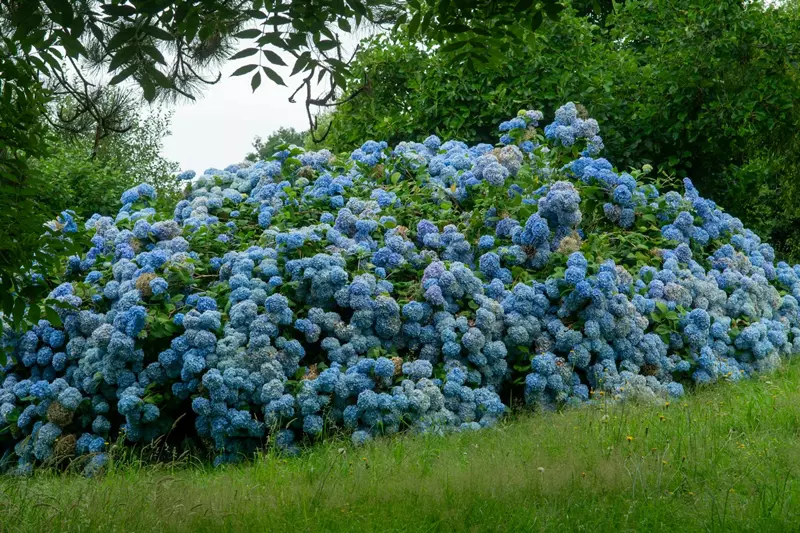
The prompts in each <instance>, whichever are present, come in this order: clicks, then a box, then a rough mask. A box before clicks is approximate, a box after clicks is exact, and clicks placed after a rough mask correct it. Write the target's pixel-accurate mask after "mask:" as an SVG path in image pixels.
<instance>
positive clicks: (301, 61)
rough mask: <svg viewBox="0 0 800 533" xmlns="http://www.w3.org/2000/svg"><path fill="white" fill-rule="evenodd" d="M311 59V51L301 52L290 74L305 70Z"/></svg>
mask: <svg viewBox="0 0 800 533" xmlns="http://www.w3.org/2000/svg"><path fill="white" fill-rule="evenodd" d="M310 59H311V54H310V52H303V53H302V54H300V57H298V58H297V61H295V62H294V68H293V69H292V73H291V74H290V75H291V76H294V75H295V74H297V73H298V72H300V71H301V70H303V69H304V68H305V67H306V65H308V63H309V60H310Z"/></svg>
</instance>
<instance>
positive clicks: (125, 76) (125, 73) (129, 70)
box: [108, 65, 137, 85]
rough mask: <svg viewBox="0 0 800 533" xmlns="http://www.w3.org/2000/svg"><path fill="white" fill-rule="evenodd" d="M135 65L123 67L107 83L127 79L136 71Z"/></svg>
mask: <svg viewBox="0 0 800 533" xmlns="http://www.w3.org/2000/svg"><path fill="white" fill-rule="evenodd" d="M136 69H137V65H130V66H129V67H126V68H124V69H123V70H122V71H121V72H120V73H118V74H117V75H116V76H114V77H113V78H111V79H110V80H109V82H108V83H109V85H116V84H118V83H120V82H122V81H125V80H126V79H128V78H129V77H130V76H131V75H132V74H133V73H134V72H136Z"/></svg>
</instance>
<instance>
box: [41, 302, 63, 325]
mask: <svg viewBox="0 0 800 533" xmlns="http://www.w3.org/2000/svg"><path fill="white" fill-rule="evenodd" d="M44 315H45V317H46V318H47V320H48V321H49V322H50V324H52V325H53V327H61V317H60V316H58V313H57V312H56V310H55V308H53V307H50V306H49V305H48V306H45V308H44Z"/></svg>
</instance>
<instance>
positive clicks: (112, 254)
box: [0, 103, 800, 473]
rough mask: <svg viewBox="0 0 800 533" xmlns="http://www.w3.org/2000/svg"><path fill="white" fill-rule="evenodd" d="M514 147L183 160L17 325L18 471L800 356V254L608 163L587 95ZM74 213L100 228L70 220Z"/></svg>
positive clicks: (70, 228)
mask: <svg viewBox="0 0 800 533" xmlns="http://www.w3.org/2000/svg"><path fill="white" fill-rule="evenodd" d="M555 117H556V119H555V122H553V123H552V124H549V125H547V126H546V127H544V128H543V129H542V130H540V129H539V128H538V126H539V124H538V123H539V121H540V120H542V114H541V113H540V112H538V111H527V112H521V113H520V114H519V115H518V116H516V117H515V118H513V119H512V120H510V121H507V122H504V123H502V124H501V125H500V131H501V133H502V137H501V141H500V143H499V144H498V145H497V146H492V145H489V144H478V145H475V146H472V147H469V146H467V145H465V144H463V143H461V142H457V141H447V142H441V141H440V139H439V138H437V137H435V136H429V137H428V138H426V139H425V140H424V142H422V143H418V142H402V143H400V144H398V145H397V146H396V147H394V149H390V148H389V147H388V146H387V145H386V143H383V142H380V143H379V142H374V141H369V142H367V143H365V144H364V145H363V146H361V147H360V148H358V149H357V150H355V151H354V152H353V153H352V154H351V155H350V156H349V157H348V158H338V157H334V156H333V155H332V154H331V153H330V152H327V151H320V152H304V151H302V150H300V149H294V148H287V149H284V150H282V151H280V152H278V153H276V154H275V156H274V158H272V159H270V160H267V161H261V162H258V163H255V164H252V165H250V164H242V165H232V166H230V167H227V168H225V169H224V170H218V169H209V170H207V171H206V172H205V173H204V174H202V175H200V176H195V175H194V173H192V172H189V173H184V174H182V175H181V176H180V178H181V179H183V180H187V181H188V182H189V185H188V187H187V191H186V193H187V195H186V198H185V199H184V200H181V201H180V202H179V203H178V204H177V205H176V206H175V209H174V212H161V211H157V210H156V209H154V208H152V207H151V205H152V204H153V202H154V200H155V196H156V194H155V191H154V189H153V188H152V187H150V186H148V185H141V186H137V187H135V188H133V189H130V190H128V191H126V192H125V193H124V194H123V195H122V199H121V200H122V204H123V207H122V209H121V210H120V211H119V214H118V215H117V216H116V217H115V218H111V217H103V216H99V215H95V216H92V217H91V218H90V219H89V220H88V221H86V223H85V224H84V227H85V231H86V232H88V233H89V234H90V235H91V236H92V237H91V243H92V247H91V249H89V250H88V251H87V252H86V253H85V254H82V255H79V256H73V257H69V258H68V260H67V262H66V263H67V264H66V271H65V273H64V276H63V278H62V279H58V280H40V281H39V283H52V285H51V286H52V287H54V288H53V289H52V291H51V293H50V299H52V300H54V301H57V302H59V303H60V305H61V309H60V310H59V312H58V316H51V317H49V318H50V321H47V320H42V321H38V322H37V320H38V317H29V318H30V320H31V321H32V322H37V323H36V325H34V326H33V327H31V328H30V329H29V330H27V331H21V332H19V333H18V334H17V335H11V334H10V333H9V331H8V330H7V331H6V336H5V337H4V339H3V342H4V343H6V344H11V345H12V346H13V347H14V355H15V359H14V360H13V361H11V362H9V363H8V364H7V365H6V366H5V368H4V369H3V374H2V375H3V379H2V388H0V427H2V433H0V445H2V447H3V448H4V449H5V451H6V456H5V457H6V463H5V464H6V465H8V466H11V464H12V462H13V461H12V458H15V459H16V466H15V469H16V470H17V471H21V472H26V471H29V470H30V469H31V468H32V467H33V465H35V464H37V463H49V464H52V463H57V462H58V461H60V460H62V459H64V458H67V457H72V456H75V455H86V456H87V459H86V461H87V464H86V469H87V472H88V473H91V472H94V471H95V470H96V469H97V468H98V467H101V466H102V465H103V463H104V462H105V461H106V460H107V458H106V455H105V451H106V450H107V446H108V444H107V443H108V442H109V441H110V440H112V439H116V438H118V437H119V438H125V439H126V440H127V441H129V442H133V443H145V442H149V441H151V440H152V439H154V438H156V437H158V436H161V435H167V434H169V438H173V439H184V438H188V439H194V440H195V441H196V442H197V443H203V444H205V445H207V446H208V447H209V448H212V449H214V450H215V451H216V454H217V462H227V461H233V460H236V459H238V458H241V457H245V456H247V455H248V454H250V453H252V452H253V451H255V450H257V449H258V448H259V447H261V446H263V445H264V444H265V443H266V442H270V443H273V444H274V445H276V446H277V447H279V448H280V449H283V450H285V451H287V452H289V453H291V452H294V451H296V450H297V449H298V445H299V444H301V443H303V442H304V441H314V440H317V439H320V438H323V437H324V436H325V435H327V434H330V432H332V431H335V430H337V429H338V430H342V431H345V432H347V433H348V434H349V435H350V436H351V437H352V440H353V441H354V442H355V443H362V442H364V441H366V440H369V439H371V438H372V437H373V436H375V435H379V434H391V433H395V432H398V431H401V430H403V429H412V430H416V431H444V430H448V429H453V430H472V429H478V428H480V427H484V426H488V425H491V424H492V423H494V422H495V421H496V420H497V419H498V418H499V417H501V416H502V415H503V413H504V412H506V410H507V408H508V407H509V406H512V405H513V403H512V401H511V399H512V398H520V399H521V398H524V401H525V403H526V404H528V405H532V406H542V407H547V408H551V407H556V406H559V405H563V404H569V405H572V404H580V403H583V402H587V401H593V400H594V399H595V398H596V397H598V395H602V396H604V397H606V398H617V399H625V398H654V397H664V396H668V395H671V396H680V395H681V394H683V392H684V386H685V385H687V384H690V383H692V382H694V383H710V382H714V381H718V380H731V381H733V380H738V379H741V378H743V377H745V376H748V375H750V374H752V373H754V372H759V371H769V370H771V369H773V368H775V367H776V366H778V365H779V364H780V360H781V356H789V355H791V354H793V353H796V352H797V351H798V350H800V315H798V301H797V298H798V297H800V277H798V275H799V274H800V266H796V267H794V268H792V267H790V266H789V265H787V264H786V263H777V264H776V263H775V254H774V252H773V250H772V248H771V247H770V246H769V245H768V244H765V243H762V242H761V241H760V239H759V238H758V237H757V236H756V235H755V234H754V233H753V232H751V231H749V230H747V229H745V228H744V227H743V225H742V223H741V222H740V221H739V220H738V219H736V218H733V217H731V216H730V215H728V214H726V213H724V212H723V211H722V210H721V209H719V208H718V207H717V206H716V205H715V204H714V203H713V202H711V201H709V200H706V199H704V198H702V197H701V196H700V195H699V194H698V191H697V190H696V189H695V188H694V186H693V185H692V184H691V182H690V181H689V180H685V182H684V188H685V190H684V192H683V194H680V193H678V192H675V191H670V192H667V193H666V194H662V193H660V192H659V190H658V189H657V187H656V185H654V184H653V183H648V180H647V173H648V171H649V170H650V169H648V168H645V169H643V170H641V171H635V172H631V173H626V172H622V171H618V170H615V169H614V168H613V166H612V164H611V163H610V162H609V161H607V160H606V159H603V158H599V157H597V156H598V155H599V152H600V151H601V150H602V146H603V139H602V138H601V137H600V135H599V126H598V123H597V122H596V121H595V120H593V119H590V118H587V117H586V116H585V114H584V112H583V110H581V109H580V108H579V107H576V106H575V105H573V104H571V103H570V104H567V105H565V106H563V107H561V108H559V109H558V110H557V111H556V113H555ZM53 230H54V231H57V230H58V231H60V232H61V234H62V235H63V236H64V238H65V239H68V238H70V236H71V235H75V234H76V233H80V232H81V231H83V230H80V229H79V227H78V225H77V224H76V222H75V221H74V220H73V219H72V217H71V216H70V215H69V214H68V213H65V214H64V217H63V219H62V220H61V221H59V223H58V224H56V225H54V226H53Z"/></svg>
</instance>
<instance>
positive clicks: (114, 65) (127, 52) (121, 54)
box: [108, 46, 136, 72]
mask: <svg viewBox="0 0 800 533" xmlns="http://www.w3.org/2000/svg"><path fill="white" fill-rule="evenodd" d="M135 55H136V47H135V46H129V47H127V48H122V49H120V50H119V51H117V52H116V53H115V54H114V55H113V56H112V57H111V62H110V63H109V64H108V71H109V72H113V71H115V70H117V69H118V68H119V67H121V66H122V65H123V64H124V63H126V62H128V61H130V60H131V59H132V58H133V56H135Z"/></svg>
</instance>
